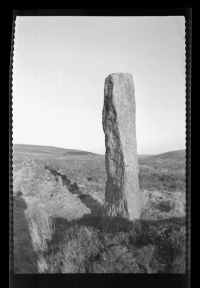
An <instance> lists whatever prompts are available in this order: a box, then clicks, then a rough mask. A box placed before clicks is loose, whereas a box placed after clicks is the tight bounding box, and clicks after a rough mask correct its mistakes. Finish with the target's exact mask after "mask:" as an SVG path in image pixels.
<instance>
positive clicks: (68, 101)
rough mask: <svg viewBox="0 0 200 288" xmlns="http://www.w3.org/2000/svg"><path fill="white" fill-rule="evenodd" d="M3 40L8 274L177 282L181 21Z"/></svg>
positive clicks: (182, 229)
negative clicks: (8, 92) (8, 118)
mask: <svg viewBox="0 0 200 288" xmlns="http://www.w3.org/2000/svg"><path fill="white" fill-rule="evenodd" d="M13 29H14V32H13V33H14V34H13V35H14V36H13V37H14V40H13V55H12V61H13V64H12V153H13V160H12V162H13V164H12V179H13V191H12V193H13V194H12V197H13V267H14V268H13V269H14V273H15V274H69V273H70V274H71V273H78V274H80V273H92V274H96V273H131V274H185V273H186V216H187V215H186V210H187V209H186V38H185V37H186V20H185V17H184V16H137V17H136V16H120V17H117V16H19V15H18V16H17V17H16V19H15V23H14V28H13Z"/></svg>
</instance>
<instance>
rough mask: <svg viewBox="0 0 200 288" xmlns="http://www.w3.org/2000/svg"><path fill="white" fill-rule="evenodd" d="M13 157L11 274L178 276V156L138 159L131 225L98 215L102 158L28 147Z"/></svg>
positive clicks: (181, 229)
mask: <svg viewBox="0 0 200 288" xmlns="http://www.w3.org/2000/svg"><path fill="white" fill-rule="evenodd" d="M13 154H14V155H13V156H14V158H13V196H14V269H15V272H16V273H184V271H185V240H186V239H185V238H186V237H185V152H184V151H174V152H169V153H164V154H161V155H155V156H151V155H150V156H149V155H148V156H145V155H143V156H139V166H140V172H139V180H140V191H141V205H142V215H141V221H140V222H138V223H135V224H133V223H131V222H129V221H128V220H126V219H123V218H119V217H113V218H110V217H106V216H105V215H104V211H103V205H104V201H105V199H104V191H105V183H106V172H105V165H104V156H102V155H98V154H94V153H90V152H85V151H78V150H72V149H62V148H56V147H45V146H35V145H14V153H13Z"/></svg>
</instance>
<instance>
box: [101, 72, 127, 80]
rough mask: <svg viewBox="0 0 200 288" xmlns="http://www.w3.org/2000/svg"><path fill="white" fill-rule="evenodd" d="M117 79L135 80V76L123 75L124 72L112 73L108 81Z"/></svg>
mask: <svg viewBox="0 0 200 288" xmlns="http://www.w3.org/2000/svg"><path fill="white" fill-rule="evenodd" d="M109 78H112V79H116V78H122V79H130V78H131V79H133V76H132V74H131V73H122V72H116V73H111V74H109V75H108V76H107V77H106V79H109Z"/></svg>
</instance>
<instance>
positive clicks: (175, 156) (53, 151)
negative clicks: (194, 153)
mask: <svg viewBox="0 0 200 288" xmlns="http://www.w3.org/2000/svg"><path fill="white" fill-rule="evenodd" d="M13 151H14V154H15V155H23V154H31V155H35V156H38V157H39V156H40V155H41V156H42V155H43V156H46V157H48V156H52V157H63V158H65V157H67V156H75V157H76V156H77V157H78V156H88V157H91V156H97V157H100V158H102V159H104V155H102V154H95V153H92V152H88V151H82V150H76V149H65V148H59V147H51V146H40V145H24V144H14V147H13ZM138 158H139V162H140V164H147V165H160V164H162V165H164V166H165V165H167V166H168V165H171V164H177V165H181V166H183V165H184V163H185V150H177V151H171V152H166V153H162V154H157V155H138Z"/></svg>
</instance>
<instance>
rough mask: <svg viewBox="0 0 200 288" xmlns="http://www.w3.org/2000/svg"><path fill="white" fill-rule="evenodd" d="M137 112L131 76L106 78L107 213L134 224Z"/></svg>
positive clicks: (137, 207)
mask: <svg viewBox="0 0 200 288" xmlns="http://www.w3.org/2000/svg"><path fill="white" fill-rule="evenodd" d="M135 110H136V105H135V89H134V83H133V78H132V75H131V74H129V73H113V74H110V75H109V76H108V77H107V78H106V79H105V86H104V107H103V130H104V133H105V145H106V155H105V164H106V172H107V182H106V191H105V212H106V214H107V215H108V216H120V217H125V218H127V219H129V220H131V221H134V220H137V219H139V218H140V194H139V180H138V157H137V142H136V124H135V112H136V111H135Z"/></svg>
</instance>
